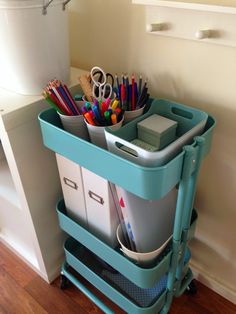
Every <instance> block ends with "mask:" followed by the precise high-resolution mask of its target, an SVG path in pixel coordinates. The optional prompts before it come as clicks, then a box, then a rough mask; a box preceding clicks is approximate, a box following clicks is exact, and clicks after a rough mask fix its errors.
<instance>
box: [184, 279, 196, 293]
mask: <svg viewBox="0 0 236 314" xmlns="http://www.w3.org/2000/svg"><path fill="white" fill-rule="evenodd" d="M185 293H186V294H189V295H195V294H196V293H197V285H196V282H195V280H192V281H191V282H190V283H189V285H188V286H187V288H186V290H185Z"/></svg>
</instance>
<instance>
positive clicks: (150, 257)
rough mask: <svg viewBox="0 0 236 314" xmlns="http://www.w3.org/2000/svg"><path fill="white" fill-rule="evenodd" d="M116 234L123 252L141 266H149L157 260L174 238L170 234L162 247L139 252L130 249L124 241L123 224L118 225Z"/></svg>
mask: <svg viewBox="0 0 236 314" xmlns="http://www.w3.org/2000/svg"><path fill="white" fill-rule="evenodd" d="M116 236H117V240H118V242H119V244H120V246H121V249H122V251H123V253H124V254H125V255H126V256H127V257H128V258H129V259H130V260H132V261H134V262H135V263H137V264H138V265H140V266H148V265H150V264H152V263H153V262H154V261H155V259H156V258H157V257H158V255H160V254H161V252H162V251H163V250H164V248H165V247H166V245H167V244H168V242H169V241H170V240H171V238H172V236H170V238H169V239H168V240H167V241H166V242H165V243H163V244H162V246H161V247H159V248H158V249H156V250H154V251H152V252H148V253H139V252H134V251H131V250H130V249H128V248H127V247H126V246H125V241H124V236H123V233H122V228H121V225H119V226H118V227H117V230H116Z"/></svg>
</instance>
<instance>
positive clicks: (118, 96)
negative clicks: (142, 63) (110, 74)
mask: <svg viewBox="0 0 236 314" xmlns="http://www.w3.org/2000/svg"><path fill="white" fill-rule="evenodd" d="M115 79H116V87H117V98H118V99H120V93H119V88H120V87H119V86H120V83H119V78H118V75H117V74H116V75H115Z"/></svg>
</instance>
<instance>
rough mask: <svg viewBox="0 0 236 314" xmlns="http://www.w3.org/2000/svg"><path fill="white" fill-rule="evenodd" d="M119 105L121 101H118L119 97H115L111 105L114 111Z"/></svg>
mask: <svg viewBox="0 0 236 314" xmlns="http://www.w3.org/2000/svg"><path fill="white" fill-rule="evenodd" d="M118 105H119V101H118V100H117V99H115V100H114V101H113V103H112V105H111V109H112V111H113V112H114V111H115V109H116V108H117V107H118Z"/></svg>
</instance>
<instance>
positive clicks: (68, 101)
mask: <svg viewBox="0 0 236 314" xmlns="http://www.w3.org/2000/svg"><path fill="white" fill-rule="evenodd" d="M43 97H44V98H45V99H46V101H47V102H48V103H49V105H50V106H51V107H52V108H53V109H55V110H56V111H58V112H60V113H61V114H64V115H67V116H76V115H79V114H80V112H79V110H78V108H77V107H76V104H75V102H74V100H73V97H72V96H71V94H70V92H69V90H68V88H67V86H66V85H65V84H64V83H62V82H61V81H59V80H57V79H54V80H52V81H50V82H48V84H47V86H46V87H45V88H44V90H43Z"/></svg>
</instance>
